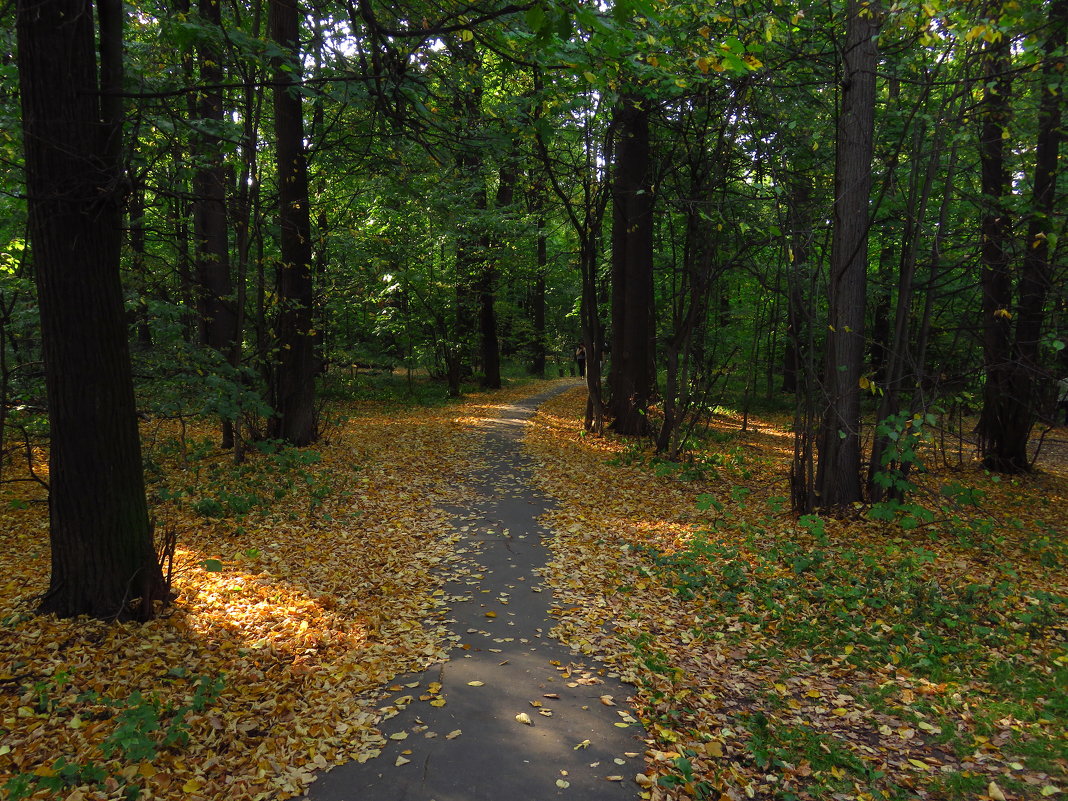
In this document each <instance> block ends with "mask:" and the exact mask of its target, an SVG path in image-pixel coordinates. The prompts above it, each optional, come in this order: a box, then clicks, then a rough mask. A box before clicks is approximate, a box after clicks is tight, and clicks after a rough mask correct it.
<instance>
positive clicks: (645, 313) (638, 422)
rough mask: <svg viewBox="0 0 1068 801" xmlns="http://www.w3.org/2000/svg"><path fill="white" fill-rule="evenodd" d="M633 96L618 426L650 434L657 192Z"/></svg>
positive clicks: (616, 380)
mask: <svg viewBox="0 0 1068 801" xmlns="http://www.w3.org/2000/svg"><path fill="white" fill-rule="evenodd" d="M641 103H642V101H641V100H639V99H637V98H634V97H627V98H624V99H623V100H621V101H620V104H619V106H617V108H616V110H615V121H614V122H615V125H616V158H615V175H614V178H613V184H612V202H613V215H612V370H611V375H610V377H609V385H610V387H611V392H612V399H611V404H612V405H611V412H612V416H613V417H614V418H615V419H614V421H613V423H612V429H613V430H614V431H616V432H618V433H620V434H638V435H642V434H646V433H648V431H649V421H648V419H647V418H646V415H645V411H646V408H647V406H648V405H649V399H650V396H651V395H652V392H653V375H652V361H653V359H652V352H651V349H650V343H651V331H652V326H651V325H650V323H651V320H652V314H651V309H652V303H653V195H652V185H651V174H650V173H651V164H650V154H649V112H648V111H647V110H646V109H644V108H642V105H641Z"/></svg>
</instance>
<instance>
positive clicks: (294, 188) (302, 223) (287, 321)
mask: <svg viewBox="0 0 1068 801" xmlns="http://www.w3.org/2000/svg"><path fill="white" fill-rule="evenodd" d="M268 23H269V26H270V29H271V38H272V39H274V41H275V42H277V43H278V45H279V46H280V47H281V48H282V49H283V50H285V51H287V52H288V53H290V54H291V57H290V58H288V59H282V58H278V59H275V60H274V67H275V70H274V81H275V87H274V125H275V139H276V140H277V144H276V148H277V157H278V223H279V229H280V230H279V242H278V245H279V250H280V253H281V261H280V263H279V265H278V273H277V277H276V290H277V295H278V306H279V309H278V323H277V348H278V356H277V361H276V364H275V371H274V376H273V379H274V380H273V385H272V390H273V391H272V393H271V405H272V406H273V407H274V417H273V418H272V420H271V436H272V437H275V438H276V439H281V440H284V441H286V442H288V443H290V444H291V445H298V446H302V445H308V444H310V443H312V442H314V441H315V440H316V438H317V436H318V433H317V431H316V423H317V421H316V409H315V374H316V364H315V331H314V324H313V321H312V302H313V290H312V246H311V241H312V240H311V217H310V212H309V208H308V160H307V155H306V154H305V152H304V113H303V109H302V107H301V95H300V93H299V92H298V91H297V82H298V81H299V80H300V56H299V49H298V48H299V40H298V32H299V13H298V9H297V4H296V0H270V5H269V7H268ZM287 66H288V69H285V67H287Z"/></svg>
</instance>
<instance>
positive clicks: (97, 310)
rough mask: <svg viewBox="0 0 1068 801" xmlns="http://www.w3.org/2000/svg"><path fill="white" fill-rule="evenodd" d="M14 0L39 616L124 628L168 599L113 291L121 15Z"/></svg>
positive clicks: (75, 1)
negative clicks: (35, 378)
mask: <svg viewBox="0 0 1068 801" xmlns="http://www.w3.org/2000/svg"><path fill="white" fill-rule="evenodd" d="M98 12H99V15H100V73H99V74H100V80H99V83H98V81H97V61H96V54H95V53H94V49H93V45H94V30H93V6H92V4H91V3H89V2H87V0H20V2H19V4H18V22H17V28H18V44H19V56H18V61H19V79H20V89H21V97H22V114H23V134H24V142H25V155H26V190H27V195H28V198H29V222H30V242H31V247H32V251H33V261H34V268H35V272H36V279H37V293H38V303H39V307H40V313H41V339H42V345H43V351H44V361H45V382H46V385H47V390H48V411H49V422H50V427H51V451H50V463H49V469H50V493H49V522H50V539H51V546H52V572H51V578H50V581H49V588H48V592H47V593H46V594H45V596H44V598H43V599H42V601H41V605H40V609H41V611H43V612H54V613H56V614H58V615H61V616H65V617H71V616H75V615H82V614H86V615H92V616H94V617H101V618H110V617H120V616H124V615H126V614H128V613H130V612H131V602H132V601H134V600H135V599H141V609H140V615H141V616H142V617H145V618H147V617H150V616H151V615H152V613H153V601H155V600H165V596H166V586H165V582H164V580H163V577H162V574H161V571H160V569H159V565H158V563H157V561H156V554H155V549H154V546H153V542H152V526H151V524H150V521H149V517H148V509H147V505H146V503H145V489H144V477H143V474H142V468H141V451H140V441H139V438H138V431H137V418H136V410H135V406H134V394H133V382H132V380H131V374H130V355H129V350H128V344H127V338H126V318H125V314H124V310H123V300H122V289H121V286H120V282H119V255H120V246H121V237H122V201H123V194H124V187H123V180H122V178H123V176H122V171H121V168H120V163H119V154H120V153H121V138H120V137H121V116H122V104H121V100H120V99H119V97H118V94H117V92H118V89H119V88H120V87H121V80H122V72H121V63H122V6H121V3H119V2H118V0H103V2H101V3H100V5H99V7H98Z"/></svg>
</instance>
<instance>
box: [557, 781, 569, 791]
mask: <svg viewBox="0 0 1068 801" xmlns="http://www.w3.org/2000/svg"><path fill="white" fill-rule="evenodd" d="M556 786H557V787H560V788H562V789H563V788H567V787H570V786H571V782H569V781H568V780H567V779H557V780H556Z"/></svg>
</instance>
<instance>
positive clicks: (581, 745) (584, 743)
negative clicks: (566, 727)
mask: <svg viewBox="0 0 1068 801" xmlns="http://www.w3.org/2000/svg"><path fill="white" fill-rule="evenodd" d="M589 747H590V741H589V740H583V741H582V742H581V743H579V744H578V745H576V746H575V747H574V748H572V749H571V750H572V751H578V750H579V749H580V748H589Z"/></svg>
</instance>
